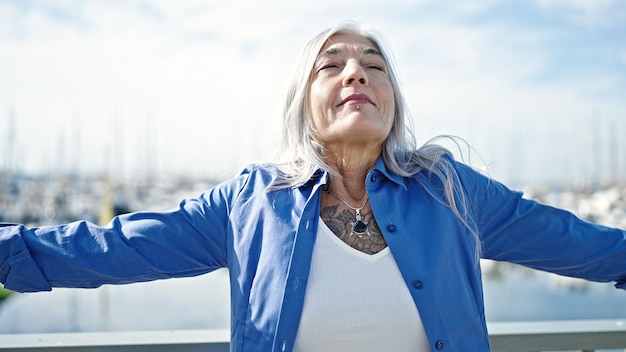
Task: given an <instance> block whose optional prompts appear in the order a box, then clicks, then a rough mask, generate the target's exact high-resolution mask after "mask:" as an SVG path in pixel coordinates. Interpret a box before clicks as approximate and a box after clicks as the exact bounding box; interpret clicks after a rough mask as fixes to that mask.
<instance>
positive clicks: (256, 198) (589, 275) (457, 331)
mask: <svg viewBox="0 0 626 352" xmlns="http://www.w3.org/2000/svg"><path fill="white" fill-rule="evenodd" d="M453 165H454V166H455V168H456V170H457V172H458V175H459V180H460V182H461V185H462V188H463V190H464V191H465V194H466V197H467V204H468V205H469V207H468V209H467V210H468V213H469V215H470V218H471V220H472V221H471V222H470V223H471V225H472V226H475V228H476V229H477V230H478V234H479V239H478V241H477V239H476V237H475V236H474V235H473V234H472V233H471V231H469V230H468V228H467V227H466V226H465V225H463V224H462V223H461V221H459V219H458V218H457V217H456V216H455V215H454V214H453V213H452V211H451V210H450V208H449V207H448V206H447V205H446V202H444V201H442V199H443V198H442V196H441V184H440V183H439V182H437V181H434V180H432V179H431V177H429V176H428V174H427V173H426V172H422V173H419V174H418V175H416V176H414V177H399V176H397V175H395V174H392V173H390V172H389V171H388V170H387V169H386V168H385V165H384V163H383V162H382V160H379V162H378V163H377V165H376V166H375V168H374V169H373V170H372V171H371V172H370V173H369V174H368V177H367V180H366V182H367V185H366V186H367V192H368V194H369V197H370V201H371V206H372V210H373V212H374V214H375V217H376V221H377V223H378V225H379V227H380V229H381V231H382V233H383V235H384V237H385V240H386V241H387V244H388V245H389V248H390V249H391V252H392V253H393V256H394V258H395V260H396V262H397V265H398V268H399V269H400V272H401V273H402V276H403V278H404V280H405V282H406V285H407V287H408V288H409V291H410V293H411V296H412V298H413V301H414V302H415V305H416V306H417V308H418V309H419V312H420V315H421V318H422V321H423V324H424V328H425V330H426V333H427V335H428V339H429V341H430V343H431V346H432V349H433V350H447V351H466V352H467V351H469V352H471V351H489V340H488V334H487V327H486V323H485V314H484V303H483V291H482V290H483V289H482V282H481V272H480V266H479V256H482V257H484V258H490V259H494V260H504V261H510V262H514V263H519V264H523V265H526V266H529V267H532V268H537V269H541V270H547V271H551V272H555V273H558V274H563V275H569V276H575V277H582V278H586V279H589V280H595V281H617V286H618V287H620V288H625V286H626V283H625V279H626V232H624V231H623V230H619V229H612V228H608V227H603V226H598V225H594V224H591V223H589V222H586V221H581V220H579V219H578V218H576V217H575V216H574V215H572V214H571V213H568V212H566V211H563V210H559V209H555V208H552V207H549V206H545V205H541V204H539V203H536V202H534V201H530V200H526V199H524V198H522V195H521V194H520V193H518V192H513V191H511V190H509V189H507V188H506V187H504V186H503V185H501V184H499V183H497V182H495V181H493V180H490V179H488V178H486V177H484V176H482V175H481V174H479V173H477V172H475V171H473V170H472V169H471V168H469V167H467V166H465V165H463V164H460V163H456V162H453ZM276 175H277V172H276V170H274V169H273V168H271V167H265V166H254V167H250V168H248V169H246V170H244V172H242V173H241V174H240V175H239V176H238V177H236V178H233V179H232V180H229V181H227V182H224V183H222V184H219V185H217V186H216V187H214V188H212V189H210V190H209V191H207V192H206V193H204V194H202V195H201V196H200V197H198V198H197V199H187V200H184V201H182V202H181V203H180V205H179V207H178V208H176V209H172V210H170V211H167V212H138V213H133V214H127V215H122V216H118V217H116V218H114V219H113V220H112V221H111V223H110V224H109V225H108V226H104V227H100V226H96V225H94V224H90V223H87V222H75V223H71V224H67V225H62V226H47V227H41V228H33V229H27V228H25V227H23V226H9V225H3V226H4V227H0V281H1V282H3V283H4V284H5V286H6V288H8V289H11V290H16V291H41V290H49V289H51V287H97V286H100V285H102V284H124V283H131V282H139V281H147V280H155V279H164V278H172V277H185V276H193V275H199V274H204V273H207V272H210V271H213V270H215V269H218V268H222V267H227V268H228V269H229V272H230V285H231V287H230V289H231V310H232V322H231V350H233V351H263V352H266V351H290V350H291V349H292V347H293V342H294V340H295V337H296V334H297V330H298V324H299V320H300V315H301V312H302V306H303V301H304V296H305V295H304V293H305V290H306V286H307V278H308V274H309V268H310V262H311V255H312V252H313V246H314V243H315V235H316V232H317V226H318V222H319V221H320V220H319V219H320V218H319V209H320V192H321V186H322V185H323V184H325V183H326V180H327V175H326V174H325V173H323V172H320V171H318V172H316V173H315V174H314V175H313V176H312V177H311V180H310V181H309V182H307V183H305V184H302V185H299V186H297V187H291V188H286V189H281V190H268V185H270V184H272V183H273V182H274V181H276V178H277V176H276ZM346 284H349V280H346ZM375 287H376V284H375V283H372V289H375Z"/></svg>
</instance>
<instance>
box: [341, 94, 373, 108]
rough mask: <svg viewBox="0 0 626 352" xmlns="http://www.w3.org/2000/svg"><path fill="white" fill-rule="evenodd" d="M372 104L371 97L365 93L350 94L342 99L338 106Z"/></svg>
mask: <svg viewBox="0 0 626 352" xmlns="http://www.w3.org/2000/svg"><path fill="white" fill-rule="evenodd" d="M366 103H369V104H374V103H373V102H372V99H370V97H369V96H367V94H350V95H348V96H347V97H346V98H345V99H343V100H342V101H341V102H340V103H339V105H338V106H342V105H345V104H366Z"/></svg>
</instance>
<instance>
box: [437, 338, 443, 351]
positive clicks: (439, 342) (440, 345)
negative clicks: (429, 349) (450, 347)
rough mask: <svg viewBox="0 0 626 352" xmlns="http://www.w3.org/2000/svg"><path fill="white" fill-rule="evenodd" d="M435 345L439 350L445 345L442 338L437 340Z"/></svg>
mask: <svg viewBox="0 0 626 352" xmlns="http://www.w3.org/2000/svg"><path fill="white" fill-rule="evenodd" d="M435 347H436V348H437V349H438V350H443V347H444V344H443V341H442V340H439V341H437V343H435Z"/></svg>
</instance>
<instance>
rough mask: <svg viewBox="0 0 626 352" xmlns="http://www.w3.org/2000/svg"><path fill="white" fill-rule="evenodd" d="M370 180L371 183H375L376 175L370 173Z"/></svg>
mask: <svg viewBox="0 0 626 352" xmlns="http://www.w3.org/2000/svg"><path fill="white" fill-rule="evenodd" d="M370 181H372V183H376V181H378V176H376V175H375V174H374V175H372V177H370Z"/></svg>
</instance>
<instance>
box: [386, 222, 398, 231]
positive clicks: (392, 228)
mask: <svg viewBox="0 0 626 352" xmlns="http://www.w3.org/2000/svg"><path fill="white" fill-rule="evenodd" d="M387 231H389V232H396V225H393V224H392V225H389V226H387Z"/></svg>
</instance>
